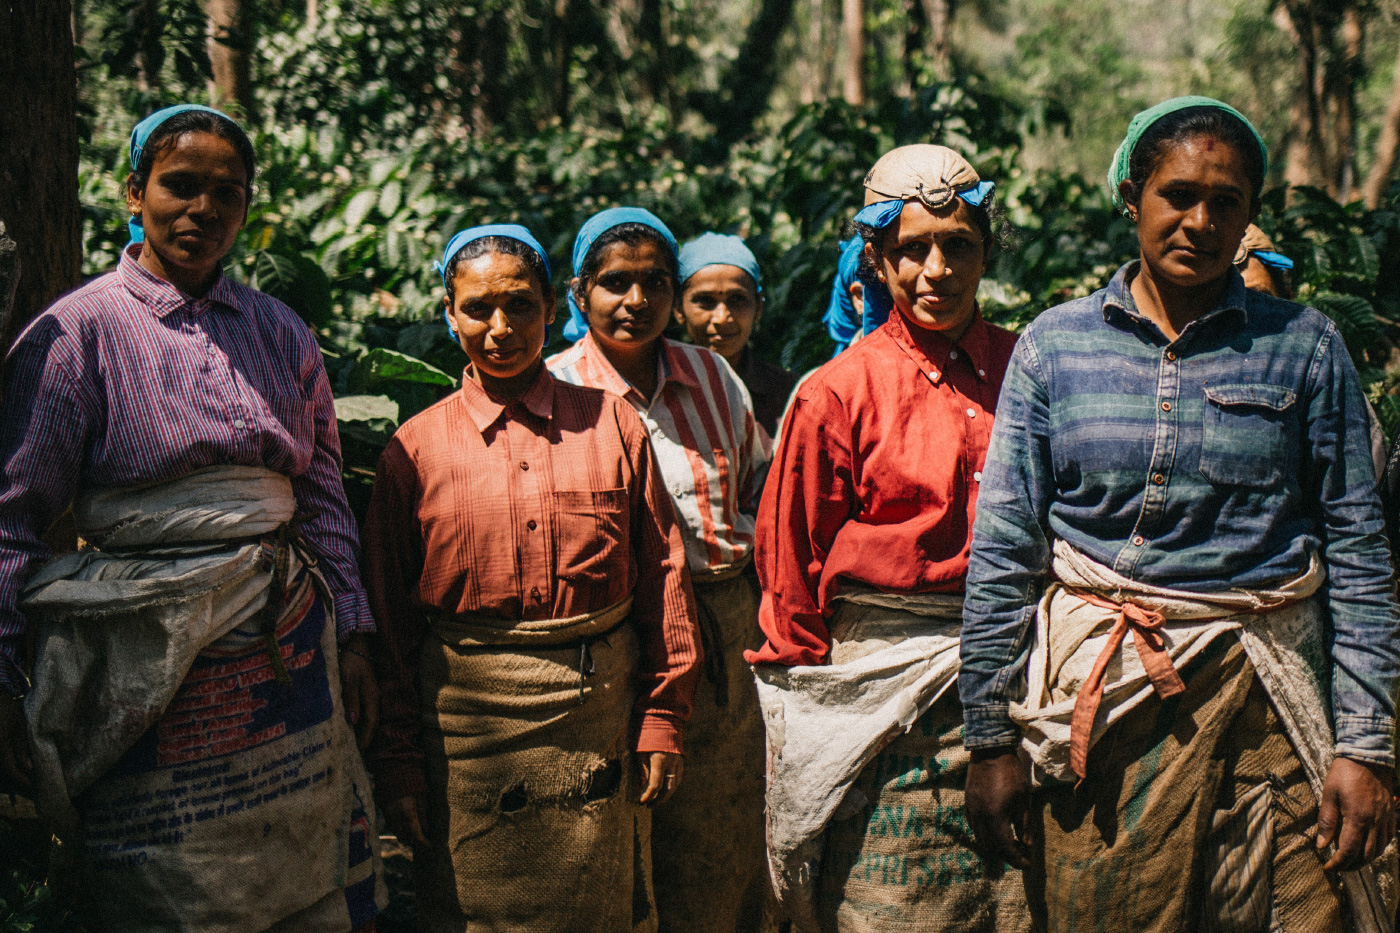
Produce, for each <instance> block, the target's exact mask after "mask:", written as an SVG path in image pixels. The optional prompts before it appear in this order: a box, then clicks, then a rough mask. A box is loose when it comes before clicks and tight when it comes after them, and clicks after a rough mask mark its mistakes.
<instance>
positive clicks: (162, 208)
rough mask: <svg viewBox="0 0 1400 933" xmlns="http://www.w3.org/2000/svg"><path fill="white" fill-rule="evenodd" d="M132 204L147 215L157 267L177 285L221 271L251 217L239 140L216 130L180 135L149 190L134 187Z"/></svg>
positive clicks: (158, 164) (157, 165) (158, 160)
mask: <svg viewBox="0 0 1400 933" xmlns="http://www.w3.org/2000/svg"><path fill="white" fill-rule="evenodd" d="M126 201H127V206H128V207H129V208H130V209H131V210H132V211H133V212H135V213H139V214H140V215H141V225H142V227H143V228H145V232H146V240H145V244H144V245H143V247H142V255H143V257H146V255H147V253H148V251H149V253H152V254H154V255H153V256H151V257H150V258H151V259H153V260H155V261H156V262H157V263H158V266H157V267H155V271H157V272H158V273H159V274H162V275H164V276H165V277H166V278H168V279H169V280H170V281H171V282H173V283H174V284H175V285H176V286H179V287H181V288H184V289H185V290H186V291H189V290H190V289H189V288H187V287H186V286H188V285H195V286H198V285H200V284H203V283H207V282H208V280H209V279H210V278H212V277H213V275H214V274H215V272H216V270H217V268H218V265H219V262H220V260H222V259H223V258H224V256H225V255H226V254H227V253H228V251H229V250H230V249H232V248H233V241H234V238H235V237H237V236H238V231H239V230H240V229H241V228H242V227H243V222H244V220H246V219H247V217H248V172H247V170H246V169H245V168H244V167H243V159H242V158H240V157H239V155H238V150H237V149H235V148H234V146H233V143H231V142H229V141H228V140H226V139H224V138H223V137H221V136H215V135H214V134H213V133H202V132H190V133H182V134H180V135H179V136H178V137H177V138H176V140H175V144H174V145H173V146H169V147H167V148H165V149H163V150H161V151H160V152H159V153H158V154H157V155H156V157H155V162H154V164H153V165H152V166H151V174H150V177H149V178H148V180H147V182H146V187H145V188H144V189H143V190H140V191H136V190H133V189H132V188H131V187H129V186H128V188H127V193H126Z"/></svg>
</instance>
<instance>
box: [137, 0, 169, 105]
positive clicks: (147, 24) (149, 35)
mask: <svg viewBox="0 0 1400 933" xmlns="http://www.w3.org/2000/svg"><path fill="white" fill-rule="evenodd" d="M131 15H132V16H133V17H135V23H134V25H135V28H136V30H137V34H138V35H139V36H140V43H139V45H138V51H137V53H136V64H137V71H136V86H137V87H138V88H140V89H141V90H143V91H146V92H151V91H156V90H159V89H160V86H161V80H160V69H161V66H163V65H164V64H165V46H164V45H162V44H161V41H160V35H161V32H162V31H163V30H162V27H161V16H160V0H141V2H140V3H139V4H137V5H136V6H135V7H133V8H132V11H131Z"/></svg>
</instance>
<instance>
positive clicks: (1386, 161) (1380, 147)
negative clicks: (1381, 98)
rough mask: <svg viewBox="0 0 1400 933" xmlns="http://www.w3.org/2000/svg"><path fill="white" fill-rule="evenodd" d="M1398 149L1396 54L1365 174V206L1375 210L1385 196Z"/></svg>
mask: <svg viewBox="0 0 1400 933" xmlns="http://www.w3.org/2000/svg"><path fill="white" fill-rule="evenodd" d="M1397 151H1400V55H1397V56H1396V62H1395V78H1394V80H1392V81H1391V83H1390V103H1389V104H1388V105H1387V106H1386V108H1385V122H1383V123H1382V124H1381V135H1380V138H1379V139H1377V140H1376V155H1375V158H1374V159H1373V160H1372V161H1371V172H1370V174H1368V175H1367V176H1366V186H1365V189H1364V191H1363V193H1362V198H1363V199H1364V200H1365V202H1366V206H1367V207H1368V208H1370V209H1371V210H1375V209H1376V208H1377V207H1379V206H1380V203H1381V198H1383V197H1385V189H1386V187H1387V185H1388V184H1389V182H1390V174H1391V172H1393V171H1394V170H1395V157H1396V154H1397Z"/></svg>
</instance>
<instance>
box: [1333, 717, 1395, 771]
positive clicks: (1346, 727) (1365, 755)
mask: <svg viewBox="0 0 1400 933" xmlns="http://www.w3.org/2000/svg"><path fill="white" fill-rule="evenodd" d="M1336 753H1337V757H1338V758H1349V759H1351V760H1352V761H1360V762H1364V763H1366V764H1369V765H1380V766H1382V767H1393V766H1394V765H1395V720H1394V719H1391V718H1390V717H1387V716H1338V717H1337V747H1336Z"/></svg>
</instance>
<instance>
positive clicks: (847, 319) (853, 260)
mask: <svg viewBox="0 0 1400 933" xmlns="http://www.w3.org/2000/svg"><path fill="white" fill-rule="evenodd" d="M864 250H865V240H863V239H861V238H860V237H858V236H853V237H851V238H850V239H849V240H847V241H846V242H844V243H842V244H841V258H840V259H839V260H838V261H837V263H836V278H835V280H834V281H832V283H831V301H829V302H828V303H827V306H826V314H825V315H823V317H822V323H823V324H825V325H826V332H827V333H828V334H830V335H831V339H832V340H834V341H836V353H833V354H832V356H836V355H837V354H838V353H840V352H841V351H842V350H844V349H846V348H847V347H849V346H850V345H851V341H852V340H854V339H855V336H856V328H857V327H859V326H860V323H861V322H860V321H859V320H857V319H856V306H855V304H854V303H853V302H852V301H851V283H852V282H854V281H855V280H856V270H857V269H859V268H860V254H861V253H862V252H864Z"/></svg>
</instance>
